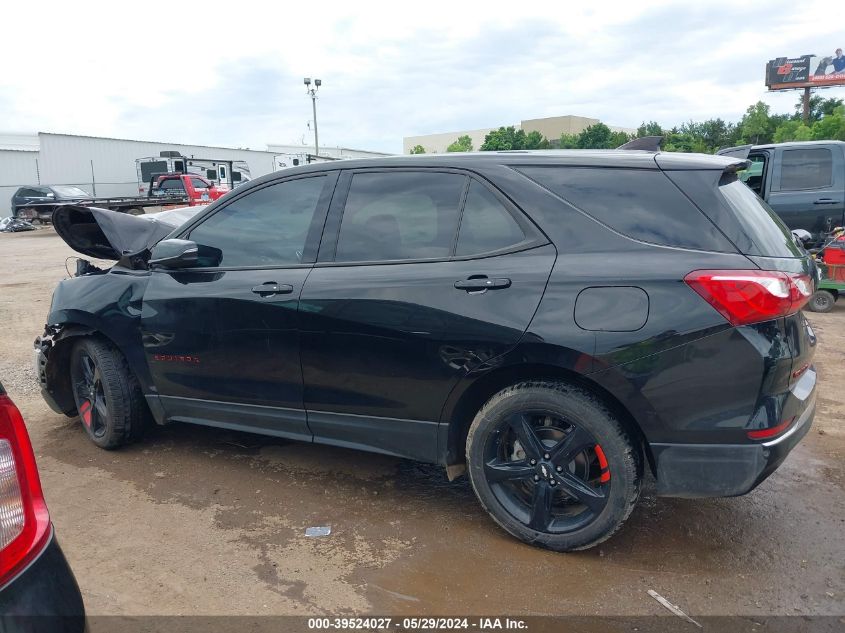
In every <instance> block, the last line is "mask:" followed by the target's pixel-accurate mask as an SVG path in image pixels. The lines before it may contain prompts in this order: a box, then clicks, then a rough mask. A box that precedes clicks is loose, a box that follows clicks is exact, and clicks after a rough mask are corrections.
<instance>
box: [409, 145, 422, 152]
mask: <svg viewBox="0 0 845 633" xmlns="http://www.w3.org/2000/svg"><path fill="white" fill-rule="evenodd" d="M411 153H412V154H425V148H424V147H423V146H422V145H414V146H413V147H412V148H411Z"/></svg>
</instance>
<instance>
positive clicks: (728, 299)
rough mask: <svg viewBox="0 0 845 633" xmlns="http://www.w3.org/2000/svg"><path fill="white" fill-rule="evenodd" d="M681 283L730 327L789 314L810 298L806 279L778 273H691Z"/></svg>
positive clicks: (808, 281)
mask: <svg viewBox="0 0 845 633" xmlns="http://www.w3.org/2000/svg"><path fill="white" fill-rule="evenodd" d="M684 281H685V282H686V283H687V285H688V286H689V287H690V288H692V289H693V290H695V291H696V292H697V293H698V294H699V295H701V296H702V297H703V298H704V300H705V301H707V302H708V303H709V304H710V305H712V306H713V307H714V308H715V309H716V310H718V311H719V313H720V314H721V315H722V316H723V317H725V318H726V319H727V320H728V321H729V322H730V323H731V324H732V325H748V324H749V323H759V322H760V321H769V320H771V319H776V318H778V317H782V316H786V315H788V314H792V313H794V312H797V311H798V310H800V309H801V308H802V307H803V306H804V304H805V303H807V301H809V299H810V296H811V295H812V294H813V282H812V280H811V279H810V276H809V275H803V274H793V273H785V272H781V271H770V270H694V271H693V272H691V273H690V274H689V275H687V276H686V277H684Z"/></svg>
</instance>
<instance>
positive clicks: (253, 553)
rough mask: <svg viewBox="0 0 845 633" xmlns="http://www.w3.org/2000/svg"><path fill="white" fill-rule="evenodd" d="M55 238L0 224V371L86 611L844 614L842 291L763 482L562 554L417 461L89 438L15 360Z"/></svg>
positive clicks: (164, 434)
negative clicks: (799, 421) (537, 544)
mask: <svg viewBox="0 0 845 633" xmlns="http://www.w3.org/2000/svg"><path fill="white" fill-rule="evenodd" d="M72 255H73V253H72V251H70V249H69V248H67V247H66V246H65V244H64V243H63V242H62V241H61V240H60V239H59V238H58V237H57V236H56V235H55V233H54V232H53V231H52V229H50V228H46V229H41V230H39V231H37V232H32V233H21V234H0V271H2V277H0V322H2V323H3V327H2V333H0V380H2V382H3V383H4V384H5V385H6V387H7V389H8V391H9V393H10V395H11V396H12V397H13V398H14V399H15V401H16V402H17V403H18V405H19V406H20V408H21V409H22V411H23V413H24V417H25V418H26V420H27V422H28V426H29V429H30V433H31V435H32V438H33V442H34V444H35V448H36V454H37V457H38V461H39V466H40V469H41V475H42V481H43V485H44V490H45V493H46V496H47V502H48V504H49V507H50V511H51V514H52V517H53V521H54V523H55V525H56V529H57V534H58V536H59V539H60V541H61V543H62V545H63V547H64V550H65V553H66V554H67V557H68V559H69V560H70V562H71V565H72V567H73V568H74V570H75V572H76V576H77V579H78V580H79V584H80V586H81V588H82V591H83V594H84V597H85V601H86V605H87V608H88V611H89V614H121V615H141V614H251V615H255V614H329V615H337V614H344V613H345V614H349V613H352V612H357V613H361V612H370V613H380V614H396V615H400V614H406V615H420V614H441V615H443V614H490V613H491V612H496V613H509V614H523V615H524V614H579V615H591V614H614V615H649V614H662V613H664V611H663V610H662V607H661V606H660V605H658V604H657V603H656V602H655V601H654V600H653V599H652V598H650V597H649V596H648V595H647V594H646V591H647V590H648V589H654V590H656V591H658V592H659V593H660V594H662V595H664V596H666V597H667V598H669V599H670V600H671V601H672V602H674V603H675V604H677V605H679V606H681V608H682V609H684V610H685V611H686V612H687V613H690V614H694V615H734V614H742V615H766V614H783V615H809V614H827V615H841V614H843V613H845V539H844V538H843V534H845V462H843V455H845V422H843V413H845V406H843V404H842V396H843V395H845V302H843V304H842V305H838V306H836V308H835V309H834V311H833V312H832V313H830V314H827V315H815V314H811V315H810V319H811V321H812V322H813V325H814V326H815V327H816V330H817V333H818V335H819V340H820V344H819V350H818V353H817V355H816V361H817V366H818V367H819V372H820V376H821V387H820V394H819V401H818V402H819V408H818V413H817V416H816V422H815V424H814V427H813V428H812V430H811V431H810V433H809V434H808V435H807V437H806V438H805V439H804V441H803V442H802V444H801V445H800V446H799V447H798V448H797V449H796V450H795V451H794V452H793V453H792V455H790V457H789V458H788V459H787V461H786V463H785V464H784V465H783V466H782V467H781V468H780V470H779V471H777V472H776V473H775V474H774V475H773V476H772V477H771V478H770V479H769V480H767V481H766V482H765V483H764V484H763V485H762V486H760V487H759V488H758V489H757V490H755V491H754V492H753V493H751V494H750V495H747V496H745V497H740V498H733V499H714V500H697V501H693V500H681V499H658V498H655V496H654V494H653V485H652V484H651V482H649V483H647V485H646V488H645V494H644V498H643V499H642V500H641V502H640V505H639V507H638V508H637V510H636V511H635V512H634V514H633V516H632V517H631V519H630V520H629V521H628V523H627V525H626V526H625V528H624V529H623V530H622V531H621V533H619V534H618V535H617V536H615V537H614V538H613V539H611V540H610V541H609V542H607V543H605V544H603V545H602V546H601V547H600V548H598V549H593V550H590V551H587V552H582V553H577V554H568V555H563V554H554V553H550V552H545V551H540V550H537V549H534V548H531V547H528V546H525V545H522V544H520V543H518V542H517V541H515V540H513V539H511V538H510V537H508V536H507V535H506V534H504V533H503V532H502V531H501V530H499V529H498V528H497V527H496V526H495V525H494V524H493V522H492V521H491V520H489V519H488V517H487V516H486V514H484V512H483V511H482V510H481V508H480V506H479V505H478V504H477V503H476V502H475V498H474V496H473V494H472V491H471V489H470V486H469V484H468V482H467V481H466V479H465V478H462V479H460V480H458V481H456V482H453V483H447V482H446V478H445V475H444V474H443V472H442V471H441V470H440V469H438V468H435V467H432V466H427V465H420V464H416V463H412V462H408V461H404V460H400V459H394V458H390V457H385V456H381V455H374V454H367V453H357V452H353V451H348V450H343V449H335V448H328V447H322V446H315V445H308V444H301V443H293V442H285V441H281V440H278V439H274V438H265V437H261V436H257V435H250V434H244V433H234V432H229V431H222V430H215V429H205V428H200V427H190V426H181V425H174V426H169V427H164V428H159V429H157V430H156V431H155V432H154V433H153V434H152V435H151V436H150V437H149V438H147V439H146V440H145V441H144V442H142V443H140V444H137V445H134V446H131V447H127V448H125V449H123V450H119V451H114V452H106V451H102V450H99V449H97V448H96V447H95V446H94V445H93V444H91V443H90V442H89V441H88V440H87V439H86V437H85V434H84V432H83V430H82V427H81V426H80V424H79V423H78V421H76V420H70V419H67V418H64V417H62V416H59V415H56V414H54V413H53V412H52V411H50V410H49V408H48V407H47V406H46V405H45V404H44V402H43V401H42V400H41V397H40V395H39V394H38V390H37V389H36V387H35V378H34V375H33V372H32V369H31V367H30V365H31V357H32V352H31V346H32V340H33V339H34V338H35V337H36V336H37V335H38V334H40V332H41V330H42V327H43V323H44V319H45V317H46V314H47V311H48V308H49V304H50V295H51V292H52V290H53V287H54V286H55V284H56V283H57V282H58V281H59V280H60V279H62V278H63V277H64V276H66V272H65V269H64V265H65V258H67V257H69V256H72ZM322 525H330V526H331V527H332V534H331V535H330V536H328V537H324V538H307V537H305V536H304V530H305V528H306V527H309V526H322ZM691 630H692V629H691Z"/></svg>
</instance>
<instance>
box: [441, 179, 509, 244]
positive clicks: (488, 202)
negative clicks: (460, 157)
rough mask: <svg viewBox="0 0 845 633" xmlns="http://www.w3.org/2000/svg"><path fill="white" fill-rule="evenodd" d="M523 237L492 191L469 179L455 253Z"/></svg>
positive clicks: (505, 242)
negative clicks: (470, 182) (470, 181)
mask: <svg viewBox="0 0 845 633" xmlns="http://www.w3.org/2000/svg"><path fill="white" fill-rule="evenodd" d="M524 239H525V233H524V232H523V231H522V229H521V228H520V226H519V224H518V223H517V221H516V220H514V219H513V216H512V215H511V214H510V213H509V212H508V210H507V209H506V208H505V207H504V205H503V204H502V203H501V202H500V201H499V199H498V198H496V196H495V195H493V192H492V191H490V190H489V189H488V188H487V187H485V186H484V185H482V184H481V183H479V182H477V181H475V180H473V181H472V184H470V186H469V191H468V192H467V201H466V205H465V206H464V214H463V217H462V218H461V230H460V233H458V247H457V250H456V251H455V254H456V255H458V256H462V255H464V256H465V255H478V254H480V253H489V252H491V251H497V250H500V249H503V248H508V247H509V246H513V245H515V244H519V243H520V242H521V241H523V240H524Z"/></svg>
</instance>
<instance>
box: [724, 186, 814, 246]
mask: <svg viewBox="0 0 845 633" xmlns="http://www.w3.org/2000/svg"><path fill="white" fill-rule="evenodd" d="M719 192H720V193H721V194H722V196H723V197H724V198H725V200H727V202H728V206H729V207H730V208H731V210H732V211H733V215H734V217H735V218H736V220H737V222H739V224H740V226H741V227H742V230H743V232H744V233H745V234H746V235H747V236H748V239H749V240H750V241H751V242H752V244H753V245H754V247H756V250H755V251H753V252H755V253H758V254H760V255H763V256H764V257H801V256H802V253H801V249H799V248H798V246H797V245H796V244H795V240H794V239H793V238H792V233H791V232H790V230H789V229H788V228H786V225H785V224H784V223H783V222H782V221H781V219H780V218H779V217H778V216H777V214H775V212H774V211H773V210H772V208H771V207H770V206H769V205H768V204H766V203H765V202H763V200H762V199H760V197H759V196H758V195H757V194H756V193H754V192H753V191H751V189H749V188H748V187H746V186H745V185H744V184H743V183H742V182H741V181H740V180H739V179H738V178H737V177H736V175H735V174H725V175H724V176H722V178H721V180H720V181H719ZM749 250H750V249H749Z"/></svg>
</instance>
